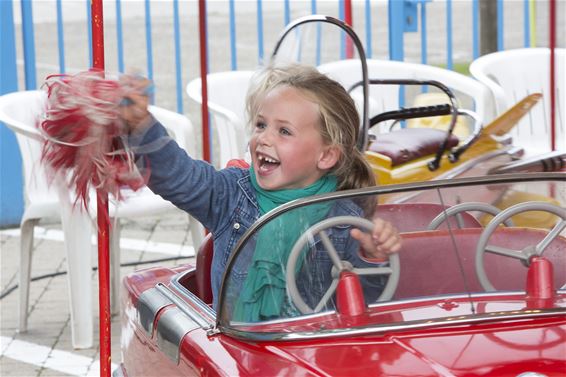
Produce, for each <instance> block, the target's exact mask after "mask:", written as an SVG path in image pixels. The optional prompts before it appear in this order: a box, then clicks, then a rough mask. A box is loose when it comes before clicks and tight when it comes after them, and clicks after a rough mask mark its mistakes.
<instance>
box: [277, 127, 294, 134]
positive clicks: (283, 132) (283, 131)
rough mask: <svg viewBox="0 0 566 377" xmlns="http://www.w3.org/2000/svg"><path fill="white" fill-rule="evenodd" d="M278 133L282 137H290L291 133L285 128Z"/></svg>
mask: <svg viewBox="0 0 566 377" xmlns="http://www.w3.org/2000/svg"><path fill="white" fill-rule="evenodd" d="M279 132H281V134H282V135H286V136H289V135H291V131H289V130H288V129H287V128H282V129H281V130H280V131H279Z"/></svg>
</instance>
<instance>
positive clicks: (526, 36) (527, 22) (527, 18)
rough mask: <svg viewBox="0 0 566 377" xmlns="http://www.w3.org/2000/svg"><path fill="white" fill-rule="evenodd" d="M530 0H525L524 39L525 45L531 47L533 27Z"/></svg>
mask: <svg viewBox="0 0 566 377" xmlns="http://www.w3.org/2000/svg"><path fill="white" fill-rule="evenodd" d="M529 8H530V7H529V0H523V30H524V34H523V36H524V40H523V45H524V46H525V47H531V29H530V27H529V25H530V19H531V11H530V9H529Z"/></svg>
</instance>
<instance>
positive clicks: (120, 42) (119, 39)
mask: <svg viewBox="0 0 566 377" xmlns="http://www.w3.org/2000/svg"><path fill="white" fill-rule="evenodd" d="M116 47H117V54H118V72H120V73H123V72H124V37H123V33H122V0H116Z"/></svg>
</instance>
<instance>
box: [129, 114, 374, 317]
mask: <svg viewBox="0 0 566 377" xmlns="http://www.w3.org/2000/svg"><path fill="white" fill-rule="evenodd" d="M160 140H161V141H163V142H159V141H160ZM128 143H129V145H130V146H133V147H136V148H137V151H136V157H137V158H138V161H139V162H141V163H142V164H143V165H145V166H149V168H150V170H151V175H150V178H149V182H148V186H149V188H150V189H151V190H152V191H153V192H154V193H156V194H158V195H160V196H161V197H163V198H164V199H166V200H168V201H170V202H172V203H173V204H174V205H175V206H177V207H179V208H180V209H182V210H184V211H186V212H188V213H189V214H191V216H193V217H194V218H195V219H197V220H198V221H200V222H201V223H202V225H203V226H204V227H205V228H207V229H208V230H209V231H210V232H211V233H212V235H213V242H214V257H213V260H212V267H211V277H212V278H211V279H212V282H211V284H212V292H213V298H214V299H213V308H214V309H218V295H219V290H220V285H221V282H222V276H223V274H224V270H225V268H226V264H227V261H228V259H229V257H230V254H231V252H232V251H233V249H234V246H235V245H236V243H237V242H238V240H239V239H240V237H241V236H242V235H243V234H244V232H245V231H246V230H247V229H248V228H249V227H250V226H251V225H252V224H253V223H254V222H255V221H256V220H257V219H258V218H259V217H260V212H259V207H258V204H257V200H256V194H255V190H254V189H253V187H252V185H251V182H250V176H249V170H247V169H241V168H226V169H221V170H216V169H215V168H214V167H213V166H212V165H211V164H209V163H208V162H206V161H202V160H196V159H193V158H191V157H190V156H189V155H188V154H187V153H186V152H185V150H184V149H182V148H180V147H179V146H178V145H177V143H175V142H174V141H173V140H171V139H167V131H166V130H165V128H164V127H163V126H162V125H161V124H159V123H158V122H157V121H155V122H154V124H153V125H152V126H151V127H150V128H149V129H148V130H147V131H145V133H144V134H143V135H138V136H130V138H129V140H128ZM152 145H153V146H155V145H160V147H159V148H155V147H151V146H152ZM144 149H145V151H144ZM341 203H342V205H340V206H335V207H334V209H333V210H331V212H330V213H329V216H332V215H334V216H335V215H353V216H360V215H361V212H362V211H361V209H360V208H359V207H358V206H357V205H356V204H354V203H353V202H341ZM348 235H349V229H342V230H338V231H335V232H333V233H329V236H330V239H331V240H332V241H333V242H338V243H345V242H346V240H348V239H351V237H349V236H348ZM349 243H350V244H352V245H351V246H349V247H347V248H346V249H349V250H350V251H349V252H347V254H348V255H345V256H342V257H343V259H347V260H349V261H350V263H352V264H353V265H354V266H356V267H366V266H367V267H375V264H373V263H370V262H367V261H365V260H364V259H362V258H360V256H359V254H358V246H357V243H355V242H351V241H350V242H349ZM317 248H318V247H317ZM340 249H342V248H340ZM320 258H321V260H322V261H323V263H325V264H328V269H330V267H331V261H330V259H329V258H328V255H326V253H325V252H321V253H320ZM235 272H236V273H235V274H232V276H231V278H234V276H236V277H237V278H238V279H242V281H243V279H245V276H246V273H247V271H235ZM329 279H330V277H329ZM370 280H371V279H370ZM330 281H331V280H328V281H322V282H319V284H318V286H320V287H321V288H320V290H321V291H322V293H324V291H325V290H326V289H325V286H326V287H327V286H329V285H330ZM239 283H241V282H239ZM366 283H367V284H366ZM383 283H384V282H383V279H382V278H379V279H376V280H374V281H368V282H365V281H364V283H363V284H364V289H367V288H368V287H369V289H371V290H372V291H373V292H376V293H377V294H379V293H380V292H381V290H382V287H383ZM238 285H239V284H238ZM322 293H321V294H320V295H322ZM374 295H375V293H374V294H371V296H374ZM316 296H318V294H316ZM366 297H367V296H366ZM309 301H310V300H309Z"/></svg>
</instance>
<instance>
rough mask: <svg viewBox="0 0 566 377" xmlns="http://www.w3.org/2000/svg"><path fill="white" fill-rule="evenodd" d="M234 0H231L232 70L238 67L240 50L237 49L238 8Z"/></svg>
mask: <svg viewBox="0 0 566 377" xmlns="http://www.w3.org/2000/svg"><path fill="white" fill-rule="evenodd" d="M235 8H236V7H235V5H234V0H230V60H231V64H230V66H231V67H232V71H235V70H237V69H238V55H237V54H238V52H237V51H236V9H235Z"/></svg>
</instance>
